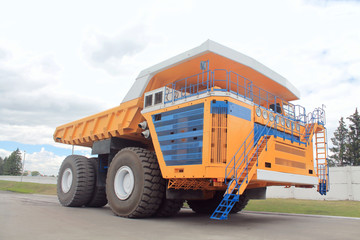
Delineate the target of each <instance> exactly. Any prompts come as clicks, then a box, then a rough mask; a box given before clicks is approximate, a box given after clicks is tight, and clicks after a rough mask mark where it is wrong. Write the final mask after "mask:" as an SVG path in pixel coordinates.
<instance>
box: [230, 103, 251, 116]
mask: <svg viewBox="0 0 360 240" xmlns="http://www.w3.org/2000/svg"><path fill="white" fill-rule="evenodd" d="M228 114H229V115H232V116H235V117H238V118H242V119H245V120H247V121H251V110H250V109H248V108H246V107H243V106H240V105H237V104H235V103H232V102H229V108H228Z"/></svg>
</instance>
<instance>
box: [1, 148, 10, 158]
mask: <svg viewBox="0 0 360 240" xmlns="http://www.w3.org/2000/svg"><path fill="white" fill-rule="evenodd" d="M10 154H11V152H10V151H7V150H4V149H0V157H1V158H2V159H4V158H5V157H8V156H10Z"/></svg>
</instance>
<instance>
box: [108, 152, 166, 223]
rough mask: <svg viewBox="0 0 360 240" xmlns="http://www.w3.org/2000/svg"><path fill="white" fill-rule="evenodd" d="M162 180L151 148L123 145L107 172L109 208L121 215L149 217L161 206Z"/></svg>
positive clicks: (162, 194)
mask: <svg viewBox="0 0 360 240" xmlns="http://www.w3.org/2000/svg"><path fill="white" fill-rule="evenodd" d="M164 184H165V182H164V180H163V179H162V177H161V172H160V169H159V164H158V162H157V160H156V156H155V154H154V153H153V152H150V151H148V150H146V149H142V148H135V147H130V148H124V149H122V150H121V151H120V152H118V153H117V154H116V155H115V157H114V158H113V160H112V161H111V163H110V167H109V169H108V173H107V178H106V194H107V198H108V201H109V205H110V208H111V209H112V211H113V212H114V213H115V214H116V215H118V216H121V217H129V218H144V217H150V216H152V215H153V214H154V213H155V212H156V211H157V210H158V209H159V207H160V204H161V200H162V199H163V196H164Z"/></svg>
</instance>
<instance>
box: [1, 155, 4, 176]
mask: <svg viewBox="0 0 360 240" xmlns="http://www.w3.org/2000/svg"><path fill="white" fill-rule="evenodd" d="M3 174H4V159H2V158H1V157H0V175H3Z"/></svg>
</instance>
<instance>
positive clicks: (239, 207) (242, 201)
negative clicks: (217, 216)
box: [230, 194, 249, 213]
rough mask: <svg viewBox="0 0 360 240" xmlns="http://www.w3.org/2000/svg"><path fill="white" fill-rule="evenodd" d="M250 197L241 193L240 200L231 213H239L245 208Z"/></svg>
mask: <svg viewBox="0 0 360 240" xmlns="http://www.w3.org/2000/svg"><path fill="white" fill-rule="evenodd" d="M248 202H249V199H248V198H247V197H246V195H244V194H243V195H240V197H239V202H237V203H235V205H234V207H233V208H232V209H231V211H230V213H238V212H240V211H241V210H243V209H244V208H245V207H246V205H247V204H248Z"/></svg>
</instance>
